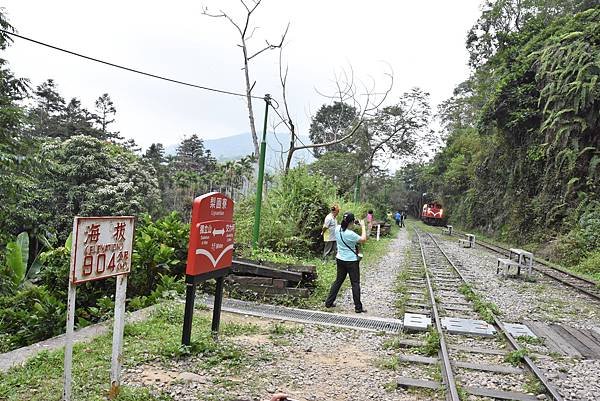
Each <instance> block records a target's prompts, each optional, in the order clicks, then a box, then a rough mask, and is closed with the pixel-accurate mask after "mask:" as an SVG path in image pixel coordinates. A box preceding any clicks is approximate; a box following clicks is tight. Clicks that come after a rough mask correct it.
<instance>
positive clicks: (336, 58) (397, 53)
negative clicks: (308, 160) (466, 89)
mask: <svg viewBox="0 0 600 401" xmlns="http://www.w3.org/2000/svg"><path fill="white" fill-rule="evenodd" d="M246 1H247V2H248V1H251V0H246ZM1 6H2V7H4V8H5V12H6V14H7V16H8V19H9V21H10V23H11V24H12V25H13V26H14V27H15V28H16V29H17V30H18V33H20V34H21V35H23V36H27V37H30V38H33V39H36V40H39V41H42V42H46V43H49V44H52V45H55V46H58V47H62V48H66V49H69V50H72V51H75V52H79V53H82V54H85V55H87V56H91V57H94V58H98V59H102V60H106V61H109V62H112V63H115V64H121V65H125V66H128V67H131V68H135V69H139V70H143V71H146V72H150V73H153V74H157V75H162V76H166V77H169V78H173V79H177V80H181V81H185V82H189V83H194V84H198V85H202V86H208V87H214V88H218V89H224V90H228V91H232V92H244V88H245V86H244V85H245V84H244V75H243V71H242V69H241V67H242V62H243V59H242V54H241V49H240V47H238V46H237V44H238V43H239V34H238V33H237V31H236V30H235V28H234V27H233V26H232V25H231V24H229V23H228V22H227V21H226V20H225V19H222V18H210V17H207V16H204V15H202V9H203V7H204V6H206V7H208V9H209V10H210V11H212V12H218V10H223V11H225V12H227V13H228V14H230V15H231V16H232V18H234V19H236V20H240V18H242V17H243V13H242V11H243V8H242V5H241V3H240V1H239V0H236V1H233V0H214V1H205V2H200V1H183V0H171V1H169V2H164V1H162V2H158V1H148V0H146V1H137V0H129V1H123V0H119V1H117V0H103V1H101V2H100V1H81V0H75V1H73V0H56V1H41V0H37V1H33V0H4V1H3V2H2V5H1ZM479 14H480V0H454V1H448V0H430V1H416V0H410V1H406V0H370V1H368V2H367V1H364V0H363V1H354V0H328V1H325V0H320V1H316V0H296V1H292V0H263V2H262V3H261V5H260V6H259V8H258V9H257V11H256V12H255V14H253V22H254V23H253V26H256V27H257V29H256V31H255V32H254V34H253V37H252V39H251V40H250V41H249V45H248V47H249V50H250V51H251V52H252V51H253V50H258V49H261V48H262V47H263V46H264V43H265V40H269V41H270V42H277V41H278V38H279V36H280V35H281V33H282V32H283V31H284V29H285V27H286V25H287V24H288V22H289V23H290V28H289V33H288V35H287V38H286V43H285V47H284V51H283V60H284V64H285V65H287V66H288V68H289V76H288V92H287V93H288V95H287V96H288V99H289V106H290V109H291V113H292V116H293V118H294V120H295V123H296V126H297V132H298V133H300V134H302V135H306V134H307V133H308V129H309V126H310V117H311V115H313V114H314V113H315V112H316V111H317V110H318V109H319V107H320V106H321V105H323V104H325V103H329V102H330V100H329V99H328V98H326V97H323V96H322V94H329V93H332V91H333V89H334V85H333V83H334V81H335V76H336V75H338V76H339V75H340V74H341V73H342V72H343V71H349V70H352V71H353V73H354V77H355V81H356V82H357V83H359V84H360V83H364V84H365V85H367V86H371V85H372V83H373V82H374V83H375V87H376V88H377V89H376V90H381V89H383V88H385V87H386V86H387V84H388V81H387V78H386V76H385V73H386V72H389V71H390V69H391V71H393V75H394V87H393V90H392V93H391V96H390V97H389V98H388V104H392V103H393V101H394V98H396V99H397V98H398V96H399V95H400V94H401V93H403V92H405V91H407V90H409V89H410V88H412V87H420V88H422V89H423V90H425V91H427V92H429V93H430V94H431V102H432V105H433V106H434V107H435V106H436V105H437V104H439V103H440V102H441V101H443V100H445V99H447V98H448V97H450V96H451V95H452V90H453V89H454V87H455V86H456V85H457V84H459V83H460V82H462V81H464V80H465V79H466V78H468V76H469V69H468V66H467V61H468V54H467V51H466V49H465V38H466V34H467V31H468V29H469V28H470V27H471V26H472V25H473V24H474V23H475V21H476V20H477V18H478V16H479ZM4 57H5V58H6V59H8V61H9V63H10V68H11V69H12V70H13V72H14V73H15V74H16V75H17V76H20V77H24V78H29V79H30V81H31V86H32V87H35V86H37V85H39V84H40V83H41V82H43V81H45V80H46V79H48V78H52V79H54V80H55V82H56V84H57V86H58V90H59V92H60V93H61V95H62V96H63V97H65V98H66V99H67V101H68V100H69V99H70V98H72V97H77V98H78V99H80V100H81V101H82V103H83V105H84V106H85V107H87V108H88V109H90V110H93V109H94V101H95V100H96V99H97V98H98V96H100V95H101V94H103V93H108V94H109V95H110V96H111V98H112V100H113V102H114V104H115V107H116V109H117V116H116V119H117V121H116V123H115V125H114V126H113V129H114V130H118V131H120V132H121V134H122V135H123V136H124V137H126V138H133V139H135V141H136V142H137V143H138V144H140V145H141V146H142V147H143V148H146V147H148V146H149V145H150V144H152V143H155V142H160V143H163V144H164V145H170V144H175V143H178V142H179V141H181V139H182V138H184V137H185V136H189V135H192V134H197V135H198V136H199V137H201V138H205V139H214V138H220V137H225V136H231V135H237V134H240V133H244V132H249V122H248V111H247V109H246V105H245V99H244V98H242V97H235V96H228V95H222V94H217V93H212V92H207V91H203V90H200V89H195V88H189V87H184V86H178V85H175V84H172V83H168V82H163V81H159V80H155V79H152V78H148V77H144V76H140V75H136V74H133V73H130V72H126V71H121V70H116V69H113V68H111V67H107V66H104V65H100V64H96V63H93V62H90V61H87V60H84V59H79V58H76V57H74V56H71V55H68V54H63V53H59V52H56V51H55V50H51V49H47V48H44V47H41V46H39V45H36V44H32V43H29V42H25V41H23V40H21V39H18V38H17V39H15V42H14V44H13V45H12V46H11V47H10V48H9V49H8V50H7V51H6V52H5V56H4ZM278 62H279V53H278V51H271V52H265V53H263V54H261V55H260V56H258V57H256V58H255V59H253V60H252V61H251V64H250V67H249V71H250V74H251V80H253V81H256V84H255V87H254V90H253V93H254V95H256V96H263V95H264V94H266V93H269V94H271V95H272V96H273V97H274V98H275V99H276V100H278V101H279V102H280V103H281V99H282V95H281V87H280V84H279V63H278ZM253 104H254V107H255V117H256V120H257V124H256V126H257V130H259V131H260V130H261V129H262V121H263V116H264V102H263V101H262V100H260V99H258V100H255V101H254V103H253ZM273 124H274V122H270V123H269V127H273ZM248 140H249V141H250V136H248Z"/></svg>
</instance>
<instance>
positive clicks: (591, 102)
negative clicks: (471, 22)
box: [403, 0, 600, 265]
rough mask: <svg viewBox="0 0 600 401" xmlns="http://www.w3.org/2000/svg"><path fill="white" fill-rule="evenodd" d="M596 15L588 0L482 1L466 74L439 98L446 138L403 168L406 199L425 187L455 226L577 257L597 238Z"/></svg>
mask: <svg viewBox="0 0 600 401" xmlns="http://www.w3.org/2000/svg"><path fill="white" fill-rule="evenodd" d="M584 10H585V11H584ZM578 11H583V12H580V13H578V14H575V13H576V12H578ZM517 16H519V18H518V19H516V17H517ZM598 21H600V9H599V8H598V6H597V3H594V2H585V1H577V0H574V1H566V2H560V4H558V2H555V1H552V2H550V3H548V2H542V1H539V0H530V1H525V2H516V1H514V0H496V1H489V2H487V3H486V4H485V5H484V7H483V12H482V15H481V18H480V19H479V21H478V22H477V23H476V25H475V26H474V28H473V30H472V31H471V32H470V34H469V38H468V40H467V43H468V47H469V50H470V52H471V56H472V60H471V61H472V64H473V66H474V67H476V68H475V70H474V71H473V75H472V76H471V77H470V79H469V80H468V81H466V82H464V83H462V84H460V85H459V86H458V87H457V88H456V89H455V93H454V96H453V97H452V98H450V99H449V100H447V101H445V102H444V103H443V104H442V106H441V107H440V114H441V118H442V123H443V127H444V130H445V135H446V146H445V147H444V148H443V149H442V150H441V152H440V153H438V155H436V157H435V158H434V160H433V161H431V162H430V163H428V164H425V165H417V166H410V167H409V168H407V169H405V172H404V173H403V175H404V182H405V185H406V190H407V191H409V192H408V194H409V200H410V201H411V203H412V204H413V205H415V204H416V205H419V204H420V199H419V196H420V194H421V193H424V192H427V193H433V194H435V196H436V197H437V198H438V199H439V200H441V201H442V202H443V203H444V206H445V207H444V209H445V210H446V211H448V213H449V214H450V223H454V224H455V225H457V226H463V227H468V228H475V229H478V230H480V231H481V232H484V233H488V234H492V235H494V234H495V235H496V236H498V237H500V238H501V239H503V240H506V241H508V242H510V243H513V244H514V243H517V244H518V243H524V242H527V243H532V242H534V243H536V242H537V243H541V244H545V243H551V244H556V243H558V244H560V245H558V246H556V245H552V248H549V249H548V251H549V252H556V250H558V252H556V253H555V254H554V256H555V257H556V259H557V260H559V261H560V262H561V263H564V264H571V265H575V264H577V263H579V262H580V261H581V260H583V259H584V258H586V257H587V256H588V254H589V252H590V249H593V247H597V246H598V244H597V241H596V237H595V236H594V235H593V234H591V232H594V230H595V232H598V227H597V225H596V223H594V222H593V221H595V219H596V218H594V217H588V216H592V215H593V213H592V212H591V211H590V210H591V209H592V208H597V206H592V205H597V203H596V202H598V201H599V198H598V194H600V190H599V189H600V179H599V178H598V177H599V175H600V174H598V171H600V170H599V169H598V166H599V165H600V153H599V149H600V136H599V135H598V132H599V131H598V130H599V129H600V118H599V117H598V113H597V110H598V108H599V107H600V106H599V105H600V91H599V90H598V88H599V84H598V82H599V81H598V78H599V76H600V59H598V57H597V55H598V54H600V35H599V32H600V30H599V29H598V28H599V27H600V23H599V22H598ZM413 207H414V208H415V209H416V208H417V207H418V206H413ZM583 217H585V218H583ZM582 218H583V219H582ZM588 219H591V220H592V222H588V221H587V220H588ZM584 226H585V227H590V228H584ZM543 246H544V245H543ZM543 246H542V247H543Z"/></svg>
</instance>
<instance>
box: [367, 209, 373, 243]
mask: <svg viewBox="0 0 600 401" xmlns="http://www.w3.org/2000/svg"><path fill="white" fill-rule="evenodd" d="M372 230H373V211H372V210H369V211H368V212H367V237H368V236H370V235H371V231H372Z"/></svg>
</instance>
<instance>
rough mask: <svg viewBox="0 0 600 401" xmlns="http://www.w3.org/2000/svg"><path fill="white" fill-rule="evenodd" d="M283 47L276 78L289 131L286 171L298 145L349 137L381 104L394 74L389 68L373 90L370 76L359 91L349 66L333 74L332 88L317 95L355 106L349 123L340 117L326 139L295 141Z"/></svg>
mask: <svg viewBox="0 0 600 401" xmlns="http://www.w3.org/2000/svg"><path fill="white" fill-rule="evenodd" d="M282 50H283V49H280V52H279V80H280V83H281V88H282V96H283V105H284V109H285V116H283V117H282V116H280V117H281V118H282V119H283V120H284V122H285V124H286V126H287V128H288V130H289V131H290V144H289V149H288V151H287V160H286V163H285V169H284V171H285V172H287V171H288V170H289V169H290V167H291V163H292V159H293V156H294V152H296V151H298V150H302V149H316V148H321V147H327V146H331V145H335V144H338V143H341V142H344V141H346V140H347V139H349V138H352V137H353V136H355V135H356V134H357V132H359V130H360V129H361V127H363V125H364V124H365V121H366V120H367V119H368V118H370V117H373V116H374V115H375V114H376V112H377V110H379V109H380V108H381V106H382V105H383V103H384V102H385V100H386V99H387V97H388V95H389V93H390V92H391V90H392V87H393V83H394V76H393V74H392V73H391V71H390V72H388V73H386V74H385V75H386V77H387V78H388V81H389V82H388V85H387V87H386V88H385V89H384V90H383V91H382V92H376V84H375V81H374V80H373V82H372V85H371V86H370V87H367V86H366V85H364V84H363V85H361V86H362V90H361V91H360V92H359V90H358V85H357V83H356V82H355V79H354V71H353V69H352V68H350V72H347V71H346V70H343V71H342V72H341V73H340V74H338V75H336V77H335V80H334V85H335V92H334V93H333V94H331V95H327V94H324V93H321V92H319V91H317V93H319V94H320V95H321V96H323V97H325V98H326V99H329V100H330V101H336V102H340V103H341V104H350V105H351V106H352V107H354V108H355V109H356V110H357V113H356V116H355V118H354V119H353V121H352V122H351V123H350V124H342V123H343V122H342V121H338V128H339V129H338V131H339V132H338V134H336V135H335V136H334V138H333V139H332V140H330V141H325V142H320V143H310V144H303V143H301V144H298V141H299V140H298V134H297V133H296V126H295V125H294V122H293V120H292V116H291V113H290V109H289V105H288V101H287V78H288V72H289V69H288V67H287V66H286V67H285V68H283V62H282V54H283V51H282Z"/></svg>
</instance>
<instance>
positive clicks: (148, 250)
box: [128, 212, 189, 296]
mask: <svg viewBox="0 0 600 401" xmlns="http://www.w3.org/2000/svg"><path fill="white" fill-rule="evenodd" d="M188 239H189V225H187V224H184V223H183V222H182V221H181V219H180V217H179V215H178V214H177V213H175V212H173V213H171V214H170V215H167V216H165V217H164V218H162V219H158V220H156V221H152V220H151V218H150V216H149V215H142V217H141V218H140V220H139V224H138V226H137V227H136V234H135V247H134V252H133V258H132V271H133V272H134V274H132V275H131V279H130V285H131V286H130V288H129V292H128V293H129V294H130V296H137V295H145V294H149V293H150V292H151V291H152V290H153V289H154V287H155V286H156V280H157V279H158V278H159V277H160V276H159V275H171V276H179V277H181V276H182V275H183V273H184V270H185V260H186V256H187V255H186V254H187V243H188Z"/></svg>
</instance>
